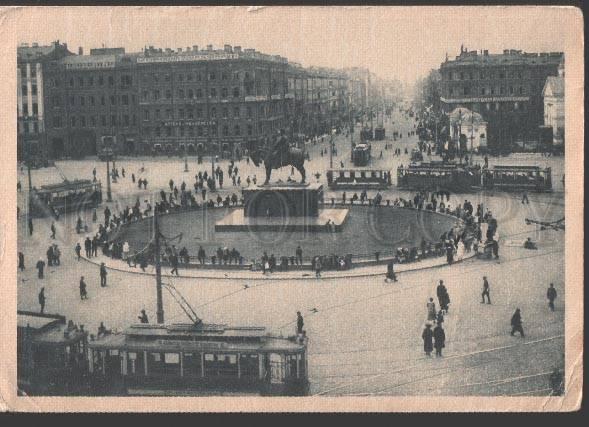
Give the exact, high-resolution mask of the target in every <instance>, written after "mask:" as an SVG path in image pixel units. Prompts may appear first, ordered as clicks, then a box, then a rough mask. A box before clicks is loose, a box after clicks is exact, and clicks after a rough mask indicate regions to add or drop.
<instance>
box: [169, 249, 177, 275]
mask: <svg viewBox="0 0 589 427" xmlns="http://www.w3.org/2000/svg"><path fill="white" fill-rule="evenodd" d="M170 264H171V265H172V271H170V274H174V272H175V273H176V276H179V274H178V256H177V255H176V254H172V255H171V256H170Z"/></svg>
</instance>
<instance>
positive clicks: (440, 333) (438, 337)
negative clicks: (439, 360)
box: [433, 323, 446, 357]
mask: <svg viewBox="0 0 589 427" xmlns="http://www.w3.org/2000/svg"><path fill="white" fill-rule="evenodd" d="M433 335H434V347H435V348H436V356H439V357H441V356H442V349H443V348H444V347H446V344H445V342H446V333H445V332H444V329H443V328H442V325H440V324H439V323H438V325H437V326H436V327H435V328H434V334H433Z"/></svg>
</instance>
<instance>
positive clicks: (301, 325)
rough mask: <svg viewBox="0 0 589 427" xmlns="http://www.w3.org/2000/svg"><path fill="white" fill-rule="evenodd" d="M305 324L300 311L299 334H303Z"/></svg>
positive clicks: (298, 317)
mask: <svg viewBox="0 0 589 427" xmlns="http://www.w3.org/2000/svg"><path fill="white" fill-rule="evenodd" d="M304 324H305V322H304V321H303V316H302V315H301V312H300V311H297V334H299V335H300V334H302V333H303V325H304Z"/></svg>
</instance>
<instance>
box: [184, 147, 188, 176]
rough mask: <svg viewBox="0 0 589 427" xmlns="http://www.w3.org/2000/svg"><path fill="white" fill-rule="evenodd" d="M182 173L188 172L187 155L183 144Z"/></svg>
mask: <svg viewBox="0 0 589 427" xmlns="http://www.w3.org/2000/svg"><path fill="white" fill-rule="evenodd" d="M184 172H188V154H187V151H186V144H184Z"/></svg>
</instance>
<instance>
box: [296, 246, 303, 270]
mask: <svg viewBox="0 0 589 427" xmlns="http://www.w3.org/2000/svg"><path fill="white" fill-rule="evenodd" d="M295 254H296V261H297V265H303V249H302V248H301V245H298V246H297V249H296V251H295Z"/></svg>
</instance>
